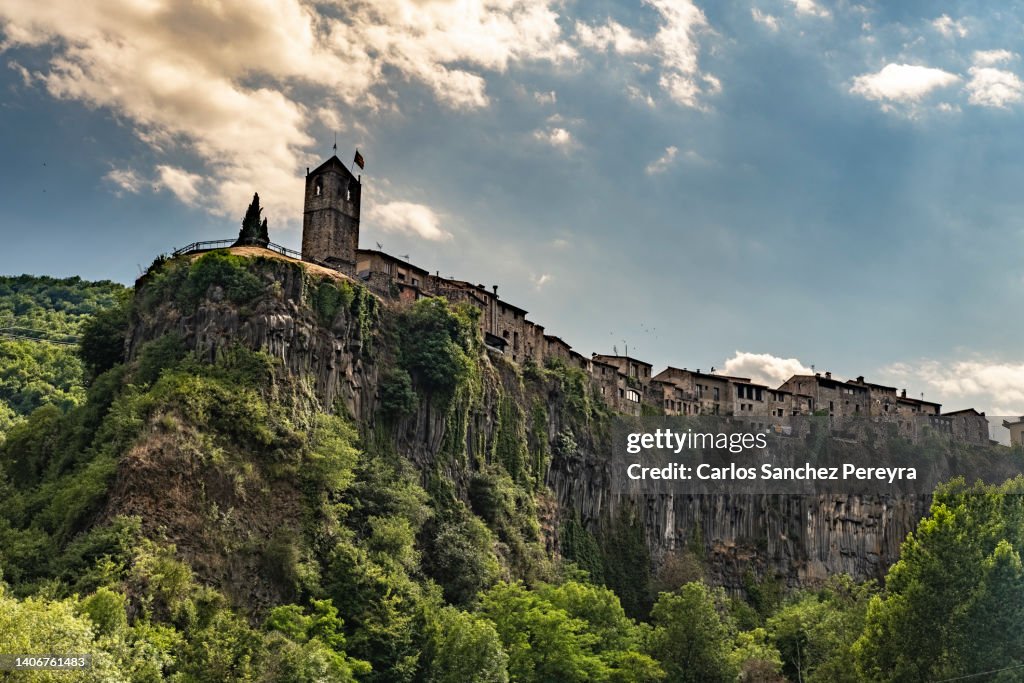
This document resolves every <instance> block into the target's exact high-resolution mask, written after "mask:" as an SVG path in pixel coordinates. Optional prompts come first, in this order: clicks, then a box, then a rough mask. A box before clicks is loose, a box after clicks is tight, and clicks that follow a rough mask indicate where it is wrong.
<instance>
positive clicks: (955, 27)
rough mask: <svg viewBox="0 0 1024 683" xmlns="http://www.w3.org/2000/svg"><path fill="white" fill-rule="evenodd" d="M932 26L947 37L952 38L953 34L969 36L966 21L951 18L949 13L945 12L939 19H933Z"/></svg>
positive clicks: (963, 36)
mask: <svg viewBox="0 0 1024 683" xmlns="http://www.w3.org/2000/svg"><path fill="white" fill-rule="evenodd" d="M932 28H934V29H935V30H936V31H938V32H939V33H940V34H942V35H943V36H945V37H946V38H952V37H953V36H959V37H960V38H965V37H966V36H967V27H966V26H965V25H964V23H963V22H962V21H960V20H955V19H950V18H949V15H946V14H943V15H942V16H940V17H939V18H937V19H933V20H932Z"/></svg>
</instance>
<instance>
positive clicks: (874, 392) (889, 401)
mask: <svg viewBox="0 0 1024 683" xmlns="http://www.w3.org/2000/svg"><path fill="white" fill-rule="evenodd" d="M847 384H850V385H853V386H858V387H863V388H865V389H867V390H868V400H869V402H870V403H869V410H868V414H869V415H871V416H872V417H879V418H883V419H885V420H887V421H888V420H896V418H897V417H898V415H899V411H898V409H897V400H898V399H899V395H898V394H897V392H896V387H889V386H886V385H884V384H874V383H872V382H865V381H864V376H863V375H861V376H860V377H858V378H857V379H855V380H854V379H851V380H848V381H847Z"/></svg>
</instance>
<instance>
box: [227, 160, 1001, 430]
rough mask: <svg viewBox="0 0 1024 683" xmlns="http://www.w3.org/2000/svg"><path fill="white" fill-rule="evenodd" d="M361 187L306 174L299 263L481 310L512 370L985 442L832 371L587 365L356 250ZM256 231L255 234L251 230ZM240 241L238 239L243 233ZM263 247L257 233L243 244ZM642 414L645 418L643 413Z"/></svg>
mask: <svg viewBox="0 0 1024 683" xmlns="http://www.w3.org/2000/svg"><path fill="white" fill-rule="evenodd" d="M361 190H362V184H361V178H360V177H356V176H355V175H353V173H352V172H351V171H350V170H349V169H348V168H347V167H346V166H345V165H344V164H343V163H342V162H341V160H340V159H338V157H337V156H332V157H331V158H330V159H328V160H327V161H325V162H324V163H323V164H321V165H320V166H318V167H317V168H316V169H314V170H312V171H310V170H309V169H307V172H306V187H305V202H304V211H303V221H302V259H303V260H305V261H310V262H313V263H316V264H319V265H321V266H325V267H328V268H331V269H333V270H336V271H338V272H340V273H342V274H344V275H347V276H348V277H351V278H353V279H356V280H358V281H361V282H363V283H364V284H365V285H366V286H367V287H369V288H370V290H371V291H373V292H374V293H375V294H377V295H378V296H380V297H382V298H384V299H390V300H394V301H399V302H403V301H404V302H411V301H415V300H416V299H418V298H420V297H425V296H440V297H444V298H445V299H447V300H448V301H450V302H452V303H468V304H470V305H472V306H475V307H477V308H478V309H480V313H481V316H480V321H481V327H482V332H483V337H484V342H485V343H486V345H487V346H488V348H489V349H491V350H492V351H494V352H496V353H501V354H504V355H505V356H506V357H508V358H509V359H510V360H512V361H513V362H515V363H527V362H534V363H537V364H540V365H543V364H544V363H546V362H551V359H559V360H560V361H561V362H563V363H565V364H567V365H569V366H573V367H577V368H579V369H581V370H583V371H584V372H586V373H587V374H588V375H589V376H590V377H591V378H592V380H593V383H594V384H595V386H596V388H597V392H598V393H599V394H600V395H601V396H602V397H603V398H604V400H605V402H606V403H607V404H608V405H609V406H610V407H611V408H612V409H613V410H616V411H618V412H621V413H624V414H627V415H641V414H664V415H721V416H729V417H734V418H740V419H743V420H744V421H745V422H747V423H750V424H752V425H754V426H756V427H757V428H759V429H771V430H774V431H776V432H779V433H785V434H788V433H792V429H793V423H794V422H799V421H800V420H799V418H801V417H803V416H829V417H832V418H872V420H871V421H872V422H883V423H891V424H892V425H894V426H895V428H896V429H898V431H899V433H900V434H901V435H903V436H906V437H907V438H910V439H915V440H916V439H918V438H920V437H921V436H923V435H924V434H925V433H936V432H937V433H940V434H946V435H948V436H949V437H951V438H953V439H956V440H959V441H964V442H968V443H975V444H988V443H989V423H988V420H987V418H986V417H985V413H983V412H978V411H976V410H973V409H967V410H958V411H954V412H948V413H942V412H941V408H942V406H941V405H940V404H938V403H934V402H931V401H925V400H923V399H916V398H912V397H908V396H907V392H906V390H905V389H904V390H902V391H897V389H896V387H889V386H884V385H881V384H873V383H871V382H867V381H865V379H864V377H858V378H857V379H856V380H847V381H843V380H840V379H836V378H833V377H832V374H831V373H830V372H825V373H824V374H822V373H815V374H810V375H794V376H793V377H791V378H789V379H788V380H786V382H784V383H783V384H782V385H781V386H779V387H770V386H767V385H763V384H758V383H755V382H753V381H751V379H750V378H746V377H731V376H726V375H722V374H716V373H714V372H713V371H712V372H702V371H701V370H699V369H698V370H689V369H687V368H676V367H668V368H666V369H664V370H662V371H661V372H659V373H657V374H655V373H654V371H653V366H652V364H650V363H647V362H645V361H643V360H640V359H637V358H632V357H630V356H620V355H608V354H599V353H594V354H591V356H590V357H589V358H588V357H586V356H584V355H583V354H581V353H579V352H578V351H576V350H575V349H573V348H572V347H571V346H570V345H569V344H568V343H567V342H566V341H565V340H563V339H562V338H560V337H558V336H555V335H553V334H549V333H548V332H547V331H546V329H545V327H544V326H543V325H541V324H538V323H536V322H534V321H532V320H529V319H528V318H527V311H526V310H525V309H523V308H520V307H519V306H516V305H514V304H513V303H511V302H509V301H505V300H504V299H502V298H501V297H500V296H499V294H498V287H497V285H494V286H492V287H491V288H488V287H485V286H484V285H482V284H473V283H471V282H467V281H464V280H457V279H452V278H446V277H441V276H440V274H439V273H437V272H435V273H431V272H430V271H428V270H426V269H425V268H421V267H419V266H416V265H413V264H412V263H409V262H407V261H406V260H404V259H402V258H399V257H396V256H392V255H390V254H387V253H385V252H383V251H380V250H373V249H360V248H359V215H360V203H361ZM257 232H260V231H257ZM242 237H243V238H245V235H244V231H243V236H242ZM261 241H262V243H263V244H264V245H265V244H266V241H267V237H266V224H265V223H264V224H263V226H262V231H261V234H257V235H256V236H250V237H249V238H248V239H247V240H246V239H240V242H242V243H248V244H255V245H259V244H260V243H261ZM645 408H646V410H645Z"/></svg>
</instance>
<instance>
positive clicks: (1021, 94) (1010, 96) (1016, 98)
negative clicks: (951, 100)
mask: <svg viewBox="0 0 1024 683" xmlns="http://www.w3.org/2000/svg"><path fill="white" fill-rule="evenodd" d="M968 73H969V74H970V75H971V79H970V80H969V81H968V82H967V86H966V87H967V92H968V97H967V101H968V102H970V103H971V104H976V105H979V106H982V107H1006V106H1007V105H1010V104H1013V103H1015V102H1020V101H1021V100H1024V83H1022V82H1021V80H1020V77H1018V76H1017V74H1015V73H1013V72H1012V71H1003V70H1002V69H993V68H992V67H978V66H972V67H971V68H970V69H968Z"/></svg>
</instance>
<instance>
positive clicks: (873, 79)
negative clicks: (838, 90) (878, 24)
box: [850, 64, 960, 102]
mask: <svg viewBox="0 0 1024 683" xmlns="http://www.w3.org/2000/svg"><path fill="white" fill-rule="evenodd" d="M959 80H960V77H959V76H957V75H956V74H951V73H949V72H948V71H943V70H942V69H935V68H932V67H927V66H917V65H912V64H887V65H886V66H885V67H884V68H883V69H882V70H881V71H879V72H877V73H873V74H872V73H868V74H863V75H860V76H857V77H856V78H854V79H853V85H852V86H851V87H850V92H851V93H853V94H855V95H861V96H863V97H866V98H867V99H869V100H890V101H894V102H916V101H919V100H920V99H921V98H922V97H924V96H925V95H927V94H928V93H930V92H931V91H933V90H936V89H938V88H945V87H948V86H950V85H953V84H954V83H957V82H958V81H959Z"/></svg>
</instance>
